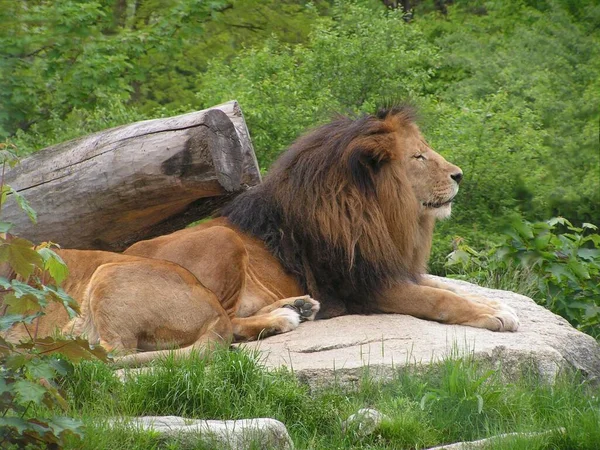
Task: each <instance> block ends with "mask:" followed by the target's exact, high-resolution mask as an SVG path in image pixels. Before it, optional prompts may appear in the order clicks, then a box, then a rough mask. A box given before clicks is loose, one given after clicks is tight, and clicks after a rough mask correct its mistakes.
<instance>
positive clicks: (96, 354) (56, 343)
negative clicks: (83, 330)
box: [17, 337, 107, 362]
mask: <svg viewBox="0 0 600 450" xmlns="http://www.w3.org/2000/svg"><path fill="white" fill-rule="evenodd" d="M17 347H18V348H20V349H27V350H31V349H33V348H36V349H37V350H38V351H39V352H40V353H43V354H45V355H52V354H55V353H60V354H62V355H65V356H66V357H68V358H69V359H70V360H72V361H75V362H77V361H80V360H82V359H100V360H102V361H106V360H107V354H106V351H105V350H104V348H102V347H100V346H98V347H94V348H92V347H91V346H90V344H89V342H88V341H87V340H86V339H83V338H76V339H55V338H52V337H46V338H43V339H38V340H36V341H35V342H23V343H20V344H18V345H17Z"/></svg>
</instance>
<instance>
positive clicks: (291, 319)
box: [269, 308, 300, 334]
mask: <svg viewBox="0 0 600 450" xmlns="http://www.w3.org/2000/svg"><path fill="white" fill-rule="evenodd" d="M271 316H273V319H274V325H273V328H272V333H269V334H280V333H287V332H288V331H292V330H295V329H296V328H298V325H300V314H298V312H297V311H296V310H294V309H288V308H280V309H276V310H275V311H273V312H272V313H271Z"/></svg>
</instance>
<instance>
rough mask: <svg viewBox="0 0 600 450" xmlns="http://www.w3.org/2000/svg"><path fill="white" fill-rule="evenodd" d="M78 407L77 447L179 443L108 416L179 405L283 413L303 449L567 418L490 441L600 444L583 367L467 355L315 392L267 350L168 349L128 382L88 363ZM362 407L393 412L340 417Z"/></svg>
mask: <svg viewBox="0 0 600 450" xmlns="http://www.w3.org/2000/svg"><path fill="white" fill-rule="evenodd" d="M63 388H64V389H65V391H66V392H67V396H68V398H69V402H70V406H71V414H72V415H74V416H77V417H80V418H81V419H82V420H83V421H84V422H85V423H86V425H87V430H86V437H85V440H84V441H83V443H80V442H75V441H74V442H73V443H72V447H70V448H73V449H75V448H77V449H79V448H82V449H107V450H108V449H110V450H114V449H149V448H179V447H180V446H179V445H178V444H173V443H171V444H168V443H165V442H161V441H160V440H159V439H158V438H157V437H156V436H154V435H152V433H148V432H141V431H139V430H133V431H131V430H127V429H126V428H125V427H123V428H121V429H117V430H114V431H108V428H107V425H106V423H105V422H103V419H102V418H104V417H108V416H135V415H181V416H184V417H189V418H203V419H239V418H251V417H272V418H275V419H278V420H280V421H282V422H283V423H285V425H286V426H287V428H288V431H289V433H290V435H291V437H292V439H293V441H294V443H295V446H296V448H299V449H332V448H336V449H338V448H339V449H354V448H358V449H360V448H364V449H403V448H406V449H413V448H427V447H431V446H435V445H440V444H443V443H451V442H457V441H462V440H475V439H481V438H485V437H490V436H494V435H497V434H501V433H510V432H538V431H547V430H558V429H559V428H564V429H565V430H566V432H565V433H559V432H555V433H549V434H546V435H543V436H533V437H517V438H510V439H507V440H506V441H495V442H493V443H491V444H490V446H489V448H494V449H495V448H499V449H508V448H510V449H513V448H527V450H531V449H542V448H543V449H546V448H556V449H590V450H592V449H594V450H596V449H597V448H598V446H599V443H600V398H599V391H598V388H597V387H593V386H591V385H589V384H588V383H587V382H585V381H584V380H583V379H582V378H580V377H579V376H578V375H577V374H572V373H565V374H562V375H561V376H560V377H559V378H558V379H557V381H556V383H555V384H554V385H552V386H550V385H547V384H544V383H542V382H541V381H540V379H539V377H538V376H536V375H534V374H533V372H532V371H530V370H527V368H525V369H524V370H523V371H522V375H521V376H520V377H519V378H518V379H514V380H506V379H504V378H503V377H502V375H501V372H500V371H495V370H491V369H489V366H486V364H485V363H484V362H480V361H476V360H474V359H473V358H472V357H469V356H466V357H462V358H458V359H454V358H450V357H449V358H448V359H447V360H445V361H444V362H442V363H440V364H438V365H436V366H432V367H418V366H412V367H408V368H404V369H400V370H398V372H397V373H396V375H395V376H394V378H393V379H392V380H388V381H386V382H380V381H377V380H375V379H373V378H372V377H371V376H370V374H369V370H368V368H367V369H365V373H364V376H363V377H362V379H361V380H360V382H358V383H356V385H355V386H352V387H348V386H340V385H334V386H329V387H327V388H322V389H317V390H311V389H310V388H309V387H308V386H307V385H305V384H302V383H300V382H299V381H297V379H296V378H295V376H294V375H293V374H292V373H290V372H289V371H285V370H278V371H272V370H267V369H265V368H264V367H263V365H262V363H261V361H260V358H259V356H258V354H257V353H253V352H250V351H247V350H242V351H228V350H225V349H224V350H220V351H217V352H216V354H215V356H214V357H213V358H212V359H211V360H210V361H209V362H206V361H204V360H201V359H199V358H196V357H191V358H189V359H186V360H183V361H173V360H172V359H167V360H165V361H161V362H160V363H158V364H157V365H156V366H155V368H154V371H153V372H152V373H147V374H143V375H139V376H137V377H135V378H132V379H130V380H129V381H127V382H125V383H120V382H119V381H118V380H117V379H116V378H115V376H114V374H113V372H112V369H111V368H110V367H109V366H106V365H104V364H103V363H100V362H83V363H81V364H79V365H77V366H76V368H75V371H74V373H73V374H71V375H70V376H69V377H68V378H66V379H65V380H64V382H63ZM363 407H373V408H375V409H377V410H379V411H381V412H383V413H384V414H386V415H387V417H388V420H386V421H384V423H383V424H382V426H381V427H380V428H379V430H378V431H377V432H375V433H373V434H372V435H370V436H366V437H361V436H360V435H359V434H357V433H355V432H353V431H351V430H350V431H347V432H344V431H343V428H342V421H343V420H344V419H346V418H347V417H348V416H349V415H350V414H353V413H355V412H356V411H357V410H358V409H360V408H363Z"/></svg>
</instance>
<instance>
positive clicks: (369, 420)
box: [342, 408, 387, 436]
mask: <svg viewBox="0 0 600 450" xmlns="http://www.w3.org/2000/svg"><path fill="white" fill-rule="evenodd" d="M386 419H387V416H386V415H385V414H382V413H380V412H379V411H377V410H376V409H372V408H362V409H359V410H358V412H357V413H356V414H352V415H351V416H350V417H348V419H346V420H345V421H344V422H343V423H342V429H343V430H344V431H347V430H353V431H355V432H356V433H357V434H359V435H361V436H367V435H369V434H371V433H373V432H374V431H375V430H377V428H379V425H381V422H382V421H383V420H386Z"/></svg>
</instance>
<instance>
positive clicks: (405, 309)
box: [377, 280, 519, 331]
mask: <svg viewBox="0 0 600 450" xmlns="http://www.w3.org/2000/svg"><path fill="white" fill-rule="evenodd" d="M428 281H431V282H432V283H428ZM428 284H429V285H428ZM440 285H441V283H438V282H437V281H434V280H427V281H424V283H423V284H412V283H404V284H399V285H397V286H396V287H394V288H391V289H389V290H388V291H387V292H386V293H385V294H384V295H383V296H382V298H380V299H379V300H378V302H377V306H378V307H379V310H380V311H382V312H385V313H396V314H409V315H411V316H415V317H419V318H421V319H428V320H435V321H437V322H443V323H448V324H460V325H468V326H472V327H477V328H486V329H488V330H492V331H516V330H517V329H518V328H519V318H518V317H517V315H516V314H515V312H514V311H513V310H512V308H510V307H508V306H506V305H503V304H501V303H499V302H495V301H493V300H488V299H486V298H484V297H479V296H470V295H469V296H466V295H461V294H458V293H455V292H452V291H451V290H446V289H443V288H441V287H437V286H440ZM434 286H435V287H434ZM470 297H473V298H470ZM475 297H477V298H475Z"/></svg>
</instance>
